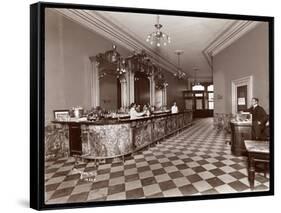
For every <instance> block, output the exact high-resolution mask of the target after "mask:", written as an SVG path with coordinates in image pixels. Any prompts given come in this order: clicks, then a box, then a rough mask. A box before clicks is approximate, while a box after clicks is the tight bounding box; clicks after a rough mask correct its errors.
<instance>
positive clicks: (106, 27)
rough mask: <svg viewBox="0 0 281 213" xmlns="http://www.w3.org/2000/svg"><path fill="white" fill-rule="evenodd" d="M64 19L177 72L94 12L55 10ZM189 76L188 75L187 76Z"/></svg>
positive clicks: (159, 56) (170, 65)
mask: <svg viewBox="0 0 281 213" xmlns="http://www.w3.org/2000/svg"><path fill="white" fill-rule="evenodd" d="M56 11H58V12H59V13H60V14H62V15H63V16H65V17H66V18H68V19H70V20H72V21H74V22H76V23H78V24H81V25H82V26H84V27H87V28H88V29H90V30H92V31H94V32H96V33H98V34H100V35H101V36H103V37H105V38H107V39H109V40H111V41H112V42H113V41H114V43H116V44H118V45H120V46H122V47H125V48H126V49H128V50H130V51H137V52H140V51H141V50H145V51H146V53H147V54H148V55H149V56H150V57H151V59H152V62H154V63H155V64H157V65H158V66H160V67H161V68H162V69H164V70H166V71H169V72H171V73H175V72H177V66H176V65H175V64H173V63H171V62H170V61H169V60H167V59H166V58H164V57H163V56H161V55H160V54H159V53H157V52H156V51H154V50H153V49H151V48H148V47H147V46H146V45H144V44H143V42H142V41H140V40H139V39H137V38H136V37H134V36H132V35H130V33H128V32H126V31H125V30H124V29H122V28H120V27H119V26H118V25H116V24H115V23H113V22H112V21H110V20H109V19H107V18H106V17H104V16H102V15H101V14H100V13H98V12H96V11H89V10H77V9H56ZM188 76H189V75H188Z"/></svg>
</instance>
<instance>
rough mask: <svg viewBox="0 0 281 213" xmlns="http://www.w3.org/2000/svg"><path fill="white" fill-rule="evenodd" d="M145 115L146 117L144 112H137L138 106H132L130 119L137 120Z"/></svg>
mask: <svg viewBox="0 0 281 213" xmlns="http://www.w3.org/2000/svg"><path fill="white" fill-rule="evenodd" d="M143 115H144V113H143V112H137V110H136V104H135V103H132V104H131V106H130V118H131V119H135V118H138V117H141V116H143Z"/></svg>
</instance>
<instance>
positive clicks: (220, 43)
mask: <svg viewBox="0 0 281 213" xmlns="http://www.w3.org/2000/svg"><path fill="white" fill-rule="evenodd" d="M257 24H258V22H255V21H234V22H233V23H232V24H231V25H230V26H229V27H228V28H226V29H225V30H224V31H223V32H222V33H221V34H220V35H219V36H217V37H216V38H215V39H214V40H213V41H212V42H211V43H210V44H209V45H208V46H207V47H206V48H205V49H204V50H203V55H204V57H205V58H206V60H207V61H208V63H209V65H210V67H212V57H213V56H215V55H217V54H218V53H219V52H221V51H222V50H224V49H225V48H226V47H228V46H229V45H231V44H232V43H233V42H235V41H236V40H238V39H239V38H241V37H242V36H243V35H245V34H246V33H247V32H249V31H250V30H251V29H253V28H254V27H256V26H257Z"/></svg>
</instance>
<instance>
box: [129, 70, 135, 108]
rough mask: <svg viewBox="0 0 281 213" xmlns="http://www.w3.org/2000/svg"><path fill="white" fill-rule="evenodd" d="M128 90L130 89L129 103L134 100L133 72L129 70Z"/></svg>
mask: <svg viewBox="0 0 281 213" xmlns="http://www.w3.org/2000/svg"><path fill="white" fill-rule="evenodd" d="M129 90H130V92H129V93H130V97H129V100H130V104H131V103H133V102H135V73H134V72H132V71H130V82H129Z"/></svg>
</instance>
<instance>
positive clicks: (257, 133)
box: [252, 121, 264, 140]
mask: <svg viewBox="0 0 281 213" xmlns="http://www.w3.org/2000/svg"><path fill="white" fill-rule="evenodd" d="M263 131H264V125H262V124H258V121H253V123H252V140H261V139H263V138H264V135H263Z"/></svg>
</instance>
